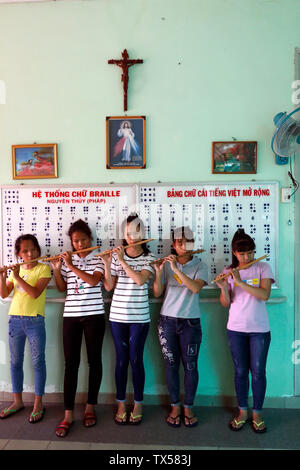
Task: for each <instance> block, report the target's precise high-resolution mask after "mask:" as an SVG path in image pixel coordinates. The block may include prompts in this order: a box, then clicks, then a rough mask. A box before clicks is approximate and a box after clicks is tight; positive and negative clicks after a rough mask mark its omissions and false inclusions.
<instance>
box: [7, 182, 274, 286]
mask: <svg viewBox="0 0 300 470" xmlns="http://www.w3.org/2000/svg"><path fill="white" fill-rule="evenodd" d="M0 198H1V207H0V212H1V220H2V224H1V240H2V251H1V265H4V264H6V265H9V264H12V263H14V262H16V261H17V260H16V258H15V256H14V241H15V239H16V238H17V237H18V236H19V235H21V234H24V233H32V234H33V235H36V236H37V238H38V241H39V243H40V246H41V249H42V255H49V256H50V255H55V254H59V253H62V252H64V251H66V250H71V245H70V240H69V237H68V236H67V231H68V229H69V226H70V225H71V224H72V223H73V222H74V221H75V220H77V219H79V218H81V219H83V220H84V221H86V222H87V223H88V224H89V226H90V228H91V230H92V233H93V241H92V244H93V246H94V245H98V246H99V250H100V251H102V250H106V249H108V248H113V247H114V246H116V245H117V244H119V243H120V237H122V234H121V233H120V231H119V228H120V225H121V222H122V221H123V220H124V219H125V218H126V217H127V216H128V214H129V213H132V212H134V211H137V212H138V213H139V215H140V217H141V218H142V220H143V221H144V223H145V229H146V233H145V237H146V238H154V239H155V240H154V241H153V242H151V243H150V244H149V248H150V250H151V251H152V252H153V253H154V254H155V255H157V256H158V257H164V256H167V255H168V254H170V249H171V240H170V232H171V230H172V229H174V228H175V227H178V226H189V227H190V228H191V229H192V230H193V232H194V235H195V249H198V248H202V249H204V250H205V252H203V253H201V254H199V255H197V256H199V258H200V259H201V260H202V261H204V262H206V263H207V265H208V268H209V280H210V281H211V280H213V279H214V278H215V277H216V276H217V275H218V274H219V273H220V272H221V271H222V270H223V268H224V266H227V265H229V264H231V240H232V237H233V234H234V233H235V231H236V230H237V229H238V228H244V230H245V232H246V233H248V234H249V235H251V237H252V238H253V239H254V241H255V244H256V252H255V257H256V258H258V257H260V256H263V255H264V254H268V257H267V258H266V261H267V262H268V263H269V264H270V265H271V267H272V270H273V272H274V275H275V277H276V285H278V272H277V265H276V259H278V253H277V251H278V239H277V237H278V230H277V227H278V183H276V182H249V181H248V182H242V183H234V182H233V183H232V182H230V183H228V184H222V183H174V184H172V183H155V184H154V183H152V184H151V183H147V184H119V185H118V184H99V185H85V186H84V185H77V186H75V185H74V186H67V185H64V186H62V185H58V186H54V185H49V186H29V185H28V186H27V185H26V186H25V185H24V186H23V185H21V186H5V187H4V186H3V187H2V188H1V191H0ZM95 253H96V252H95ZM210 287H215V285H211V286H210Z"/></svg>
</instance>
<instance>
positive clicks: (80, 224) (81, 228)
mask: <svg viewBox="0 0 300 470" xmlns="http://www.w3.org/2000/svg"><path fill="white" fill-rule="evenodd" d="M74 232H83V233H85V235H87V236H88V237H89V238H90V239H91V240H92V239H93V235H92V231H91V229H90V227H89V226H88V224H87V223H86V222H84V221H83V220H82V219H78V220H76V221H75V222H74V223H73V224H72V225H71V227H70V228H69V230H68V232H67V235H68V236H69V237H70V239H71V243H72V235H73V233H74ZM72 246H73V243H72ZM73 248H74V247H73Z"/></svg>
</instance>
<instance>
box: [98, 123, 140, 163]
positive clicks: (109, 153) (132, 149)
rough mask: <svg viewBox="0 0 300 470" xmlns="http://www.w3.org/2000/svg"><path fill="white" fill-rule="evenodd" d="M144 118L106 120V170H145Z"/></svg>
mask: <svg viewBox="0 0 300 470" xmlns="http://www.w3.org/2000/svg"><path fill="white" fill-rule="evenodd" d="M145 129H146V117H145V116H108V117H107V118H106V168H108V169H124V168H126V169H138V168H140V169H141V168H146V130H145Z"/></svg>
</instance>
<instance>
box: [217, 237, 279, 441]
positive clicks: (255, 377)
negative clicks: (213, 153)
mask: <svg viewBox="0 0 300 470" xmlns="http://www.w3.org/2000/svg"><path fill="white" fill-rule="evenodd" d="M254 250H255V243H254V240H253V239H252V238H251V237H250V236H249V235H247V234H246V233H245V232H244V230H243V229H239V230H238V231H237V232H236V233H235V234H234V237H233V239H232V264H231V266H229V267H228V268H225V269H224V270H223V273H229V272H230V274H231V276H230V277H227V278H226V279H219V280H218V278H219V277H220V276H222V274H221V275H220V276H218V277H217V278H216V283H217V285H218V286H219V287H220V288H221V294H220V301H221V304H222V305H223V307H229V318H228V323H227V335H228V340H229V347H230V351H231V355H232V359H233V364H234V381H235V389H236V394H237V400H238V407H239V414H238V416H237V417H235V418H233V420H232V421H230V423H229V427H230V429H231V430H233V431H239V430H241V429H242V428H243V427H244V425H245V424H246V422H247V421H248V390H249V372H251V376H252V393H253V416H252V422H251V424H252V429H253V431H254V432H256V433H263V432H265V431H266V429H267V428H266V426H265V423H264V421H263V418H262V416H261V410H262V406H263V402H264V397H265V392H266V361H267V355H268V350H269V345H270V340H271V336H270V326H269V321H268V314H267V310H266V305H265V302H266V301H267V300H268V298H269V296H270V292H271V284H272V283H273V282H275V281H274V275H273V273H272V270H271V268H270V266H269V265H268V263H265V262H261V261H260V262H258V263H255V264H253V265H252V266H250V267H248V268H246V269H243V266H245V265H246V264H248V263H249V262H251V260H253V259H254Z"/></svg>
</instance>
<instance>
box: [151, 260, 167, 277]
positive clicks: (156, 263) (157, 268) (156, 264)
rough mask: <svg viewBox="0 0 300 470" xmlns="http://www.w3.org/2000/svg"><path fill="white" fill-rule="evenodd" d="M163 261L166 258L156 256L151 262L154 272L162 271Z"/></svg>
mask: <svg viewBox="0 0 300 470" xmlns="http://www.w3.org/2000/svg"><path fill="white" fill-rule="evenodd" d="M165 262H166V260H165V259H164V258H158V259H156V260H155V261H154V262H153V264H152V266H153V268H154V269H155V272H156V273H161V272H162V270H163V267H164V264H165Z"/></svg>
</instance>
